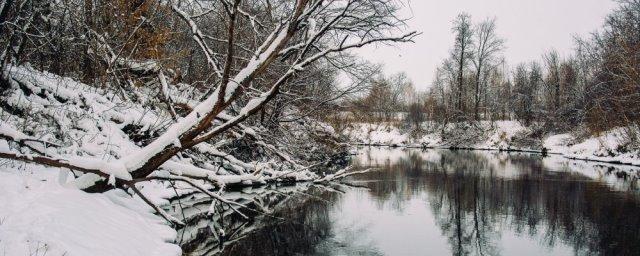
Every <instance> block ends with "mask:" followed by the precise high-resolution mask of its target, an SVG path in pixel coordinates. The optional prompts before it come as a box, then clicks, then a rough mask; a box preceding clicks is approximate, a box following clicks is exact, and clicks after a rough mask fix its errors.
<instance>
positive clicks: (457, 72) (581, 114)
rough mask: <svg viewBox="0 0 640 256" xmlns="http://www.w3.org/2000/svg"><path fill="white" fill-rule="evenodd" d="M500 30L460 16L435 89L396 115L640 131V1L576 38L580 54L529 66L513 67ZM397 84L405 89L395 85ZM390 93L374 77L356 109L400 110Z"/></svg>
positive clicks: (415, 119) (548, 128) (547, 56)
mask: <svg viewBox="0 0 640 256" xmlns="http://www.w3.org/2000/svg"><path fill="white" fill-rule="evenodd" d="M496 27H497V21H496V19H495V18H488V19H484V20H482V21H480V22H474V21H473V20H472V17H471V16H470V15H469V14H466V13H462V14H460V15H458V16H457V17H456V18H455V20H454V21H453V24H452V32H453V34H454V35H455V37H454V38H455V39H454V42H453V46H452V48H451V50H450V54H449V57H448V58H446V59H444V60H443V61H442V63H441V64H440V65H439V66H438V68H437V71H436V73H435V77H434V79H433V81H432V83H431V86H430V87H429V88H428V90H427V91H426V92H424V93H421V94H420V97H418V101H416V100H414V99H416V97H412V96H409V97H406V98H405V99H403V102H401V103H399V104H395V105H396V106H395V108H394V110H393V111H402V112H406V117H407V118H406V121H407V122H408V123H414V124H416V125H415V126H416V127H420V126H419V125H417V124H419V123H421V122H423V121H431V122H435V123H438V124H440V125H447V124H452V123H456V124H460V123H474V122H480V121H497V120H518V121H520V122H521V123H523V124H524V125H527V126H535V127H536V128H538V129H539V130H541V131H544V132H553V131H568V130H571V129H573V128H575V127H586V128H588V130H589V131H590V132H591V133H599V132H603V131H607V130H610V129H612V128H616V127H637V125H638V122H639V121H640V104H639V103H640V1H637V0H622V1H618V5H617V7H616V8H615V9H614V10H613V12H612V13H610V14H609V15H608V16H607V17H606V19H605V21H604V25H603V27H602V28H601V29H599V30H598V31H596V32H593V33H592V34H591V35H590V36H588V37H585V38H576V39H575V47H574V51H573V52H571V53H559V52H557V51H555V50H550V51H548V52H546V53H544V54H543V56H541V59H540V60H532V61H530V62H526V63H516V64H513V63H507V62H506V60H505V58H504V56H503V53H504V50H505V49H506V47H507V43H506V42H507V41H506V40H505V39H504V38H502V37H501V36H500V35H498V33H497V30H496ZM394 87H402V86H401V85H390V86H388V88H394ZM388 91H389V92H387V93H386V95H384V96H382V95H381V94H384V90H381V89H380V83H379V82H378V81H376V80H374V81H373V82H371V89H370V91H369V93H368V94H365V95H364V96H363V97H362V98H361V99H359V100H358V101H356V104H355V105H356V106H357V105H358V103H362V102H365V103H366V102H370V104H368V107H360V109H368V110H371V109H375V108H376V107H379V106H374V105H376V104H375V103H373V102H374V101H375V102H378V103H381V104H382V105H385V106H386V107H392V108H393V107H394V106H393V105H388V103H386V102H385V101H377V100H375V99H378V98H384V99H393V98H394V97H391V95H393V94H394V93H391V91H393V90H390V89H389V90H388ZM414 95H415V93H414ZM360 105H362V104H360ZM365 105H366V104H365ZM380 107H381V106H380ZM356 109H358V108H357V107H356ZM376 111H377V110H376ZM364 112H366V111H364Z"/></svg>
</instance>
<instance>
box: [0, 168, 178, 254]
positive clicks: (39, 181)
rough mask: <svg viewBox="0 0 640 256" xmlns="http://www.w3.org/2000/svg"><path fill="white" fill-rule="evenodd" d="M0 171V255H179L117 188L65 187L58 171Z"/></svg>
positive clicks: (149, 216)
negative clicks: (101, 190)
mask: <svg viewBox="0 0 640 256" xmlns="http://www.w3.org/2000/svg"><path fill="white" fill-rule="evenodd" d="M14 167H15V168H11V167H6V166H5V167H2V168H0V202H2V205H1V206H0V254H1V255H37V256H44V255H46V256H58V255H96V256H101V255H104V256H112V255H123V256H124V255H132V256H134V255H153V256H164V255H167V256H172V255H181V250H180V247H179V246H178V245H176V244H173V243H172V242H173V241H174V240H175V238H176V232H175V230H173V229H172V228H171V227H170V226H168V225H166V222H165V221H164V220H163V219H162V218H161V217H159V216H157V215H154V214H153V210H152V209H151V208H150V207H149V206H148V205H146V204H145V203H144V202H142V201H141V200H140V198H137V197H135V198H132V197H131V196H129V195H127V194H125V193H124V192H123V191H122V190H113V191H109V192H107V193H102V194H89V193H85V192H83V191H81V190H78V189H77V188H71V187H65V186H64V185H62V182H61V180H62V179H64V178H61V177H64V176H60V175H59V174H60V171H59V170H57V169H53V168H44V167H40V166H35V165H20V166H14Z"/></svg>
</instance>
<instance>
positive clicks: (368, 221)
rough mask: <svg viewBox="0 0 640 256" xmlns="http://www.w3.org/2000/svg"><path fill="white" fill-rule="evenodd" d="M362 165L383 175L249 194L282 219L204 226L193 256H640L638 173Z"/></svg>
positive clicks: (190, 250)
mask: <svg viewBox="0 0 640 256" xmlns="http://www.w3.org/2000/svg"><path fill="white" fill-rule="evenodd" d="M353 164H354V165H355V166H357V168H368V167H374V168H376V170H375V171H372V172H370V173H366V174H362V175H358V176H355V177H352V178H351V179H350V181H349V183H350V185H329V186H320V185H312V184H306V185H298V186H296V187H290V188H276V187H273V188H261V189H254V190H248V191H243V192H239V193H238V195H237V196H238V197H247V195H253V196H252V197H251V196H250V197H248V199H246V200H247V201H248V202H252V203H254V204H255V205H260V207H263V208H266V209H268V210H269V211H270V212H271V214H270V215H269V216H260V215H257V216H255V218H250V219H243V218H240V217H238V216H235V217H234V216H233V214H231V213H230V214H229V216H228V217H224V216H222V220H220V219H217V220H216V223H217V224H215V226H219V227H220V228H221V229H224V230H225V235H224V237H221V236H219V235H217V236H216V235H214V234H215V233H213V232H211V231H207V230H211V229H212V228H211V226H212V223H211V220H210V219H208V218H195V217H194V218H193V220H192V221H191V223H192V224H191V227H190V228H189V227H188V228H186V229H185V230H183V232H182V241H181V242H182V244H183V249H184V250H185V253H186V254H188V255H327V256H328V255H518V256H521V255H522V256H524V255H640V196H639V192H638V187H639V186H638V182H637V179H634V178H631V177H629V176H627V175H624V174H623V173H622V172H621V170H626V171H630V172H632V173H633V172H636V170H633V169H631V168H630V167H612V166H605V165H602V164H596V163H587V162H582V161H570V160H566V159H564V158H562V157H559V156H551V157H545V158H543V157H542V156H539V155H534V154H523V153H521V154H507V153H498V152H488V151H448V150H427V151H422V150H413V149H388V148H363V149H361V150H360V154H359V155H358V156H355V157H354V159H353ZM619 168H626V169H619ZM231 196H233V195H231ZM196 205H197V204H196ZM203 205H206V204H204V203H203ZM194 207H195V206H194ZM203 207H204V206H203ZM195 208H198V207H195ZM205 208H206V207H205ZM187 214H189V213H188V211H187ZM192 215H193V216H196V215H197V214H192ZM207 227H209V228H208V229H207ZM213 230H215V228H214V229H213ZM185 233H186V234H185ZM180 234H181V233H180V231H179V235H180ZM221 241H222V242H221Z"/></svg>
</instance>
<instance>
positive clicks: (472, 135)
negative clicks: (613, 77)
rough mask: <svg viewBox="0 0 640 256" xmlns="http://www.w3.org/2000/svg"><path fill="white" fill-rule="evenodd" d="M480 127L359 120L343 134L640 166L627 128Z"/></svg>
mask: <svg viewBox="0 0 640 256" xmlns="http://www.w3.org/2000/svg"><path fill="white" fill-rule="evenodd" d="M479 126H480V127H466V128H462V129H461V128H459V127H458V128H456V127H454V125H450V127H448V128H447V129H446V130H445V132H444V133H443V132H442V131H441V130H438V131H435V132H424V133H421V134H420V135H417V136H416V135H415V134H414V135H412V134H411V133H410V132H403V131H402V130H401V129H399V128H397V127H395V126H393V125H386V124H364V123H359V124H354V125H352V126H351V127H349V128H348V129H345V130H344V131H343V134H344V135H345V136H347V137H348V138H350V139H351V140H352V142H353V143H354V144H357V145H371V146H397V147H417V148H465V149H478V150H501V151H527V152H540V153H542V152H546V153H549V154H559V155H562V156H564V157H566V158H570V159H578V160H589V161H598V162H606V163H615V164H625V165H634V166H640V157H639V156H640V149H639V148H634V147H633V146H631V145H630V144H629V143H628V140H627V139H626V137H625V133H624V129H623V128H618V129H614V130H611V131H608V132H606V133H603V134H601V135H600V136H591V137H587V138H586V139H585V138H578V136H576V135H573V134H571V133H565V134H554V135H546V136H539V138H535V136H534V135H532V134H533V133H534V132H533V131H532V130H531V129H529V128H527V127H524V126H523V125H521V124H520V123H519V122H516V121H498V122H495V123H494V124H493V125H491V124H489V123H482V124H480V125H479Z"/></svg>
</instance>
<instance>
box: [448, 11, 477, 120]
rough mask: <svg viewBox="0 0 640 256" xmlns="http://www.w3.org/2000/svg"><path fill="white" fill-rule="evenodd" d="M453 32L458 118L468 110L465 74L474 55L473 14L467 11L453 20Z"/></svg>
mask: <svg viewBox="0 0 640 256" xmlns="http://www.w3.org/2000/svg"><path fill="white" fill-rule="evenodd" d="M452 30H453V32H454V33H455V44H454V48H453V51H452V53H451V54H452V59H453V60H454V61H455V65H456V69H457V73H456V76H457V81H456V86H457V88H456V97H457V104H456V105H457V106H456V107H457V111H458V114H457V115H458V118H461V117H462V116H464V115H465V112H466V92H465V91H466V90H465V81H464V75H465V70H466V68H467V66H468V63H469V60H471V58H472V57H473V43H474V42H473V28H472V25H471V16H470V15H469V14H467V13H461V14H459V15H458V17H456V19H455V20H454V21H453V29H452Z"/></svg>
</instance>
